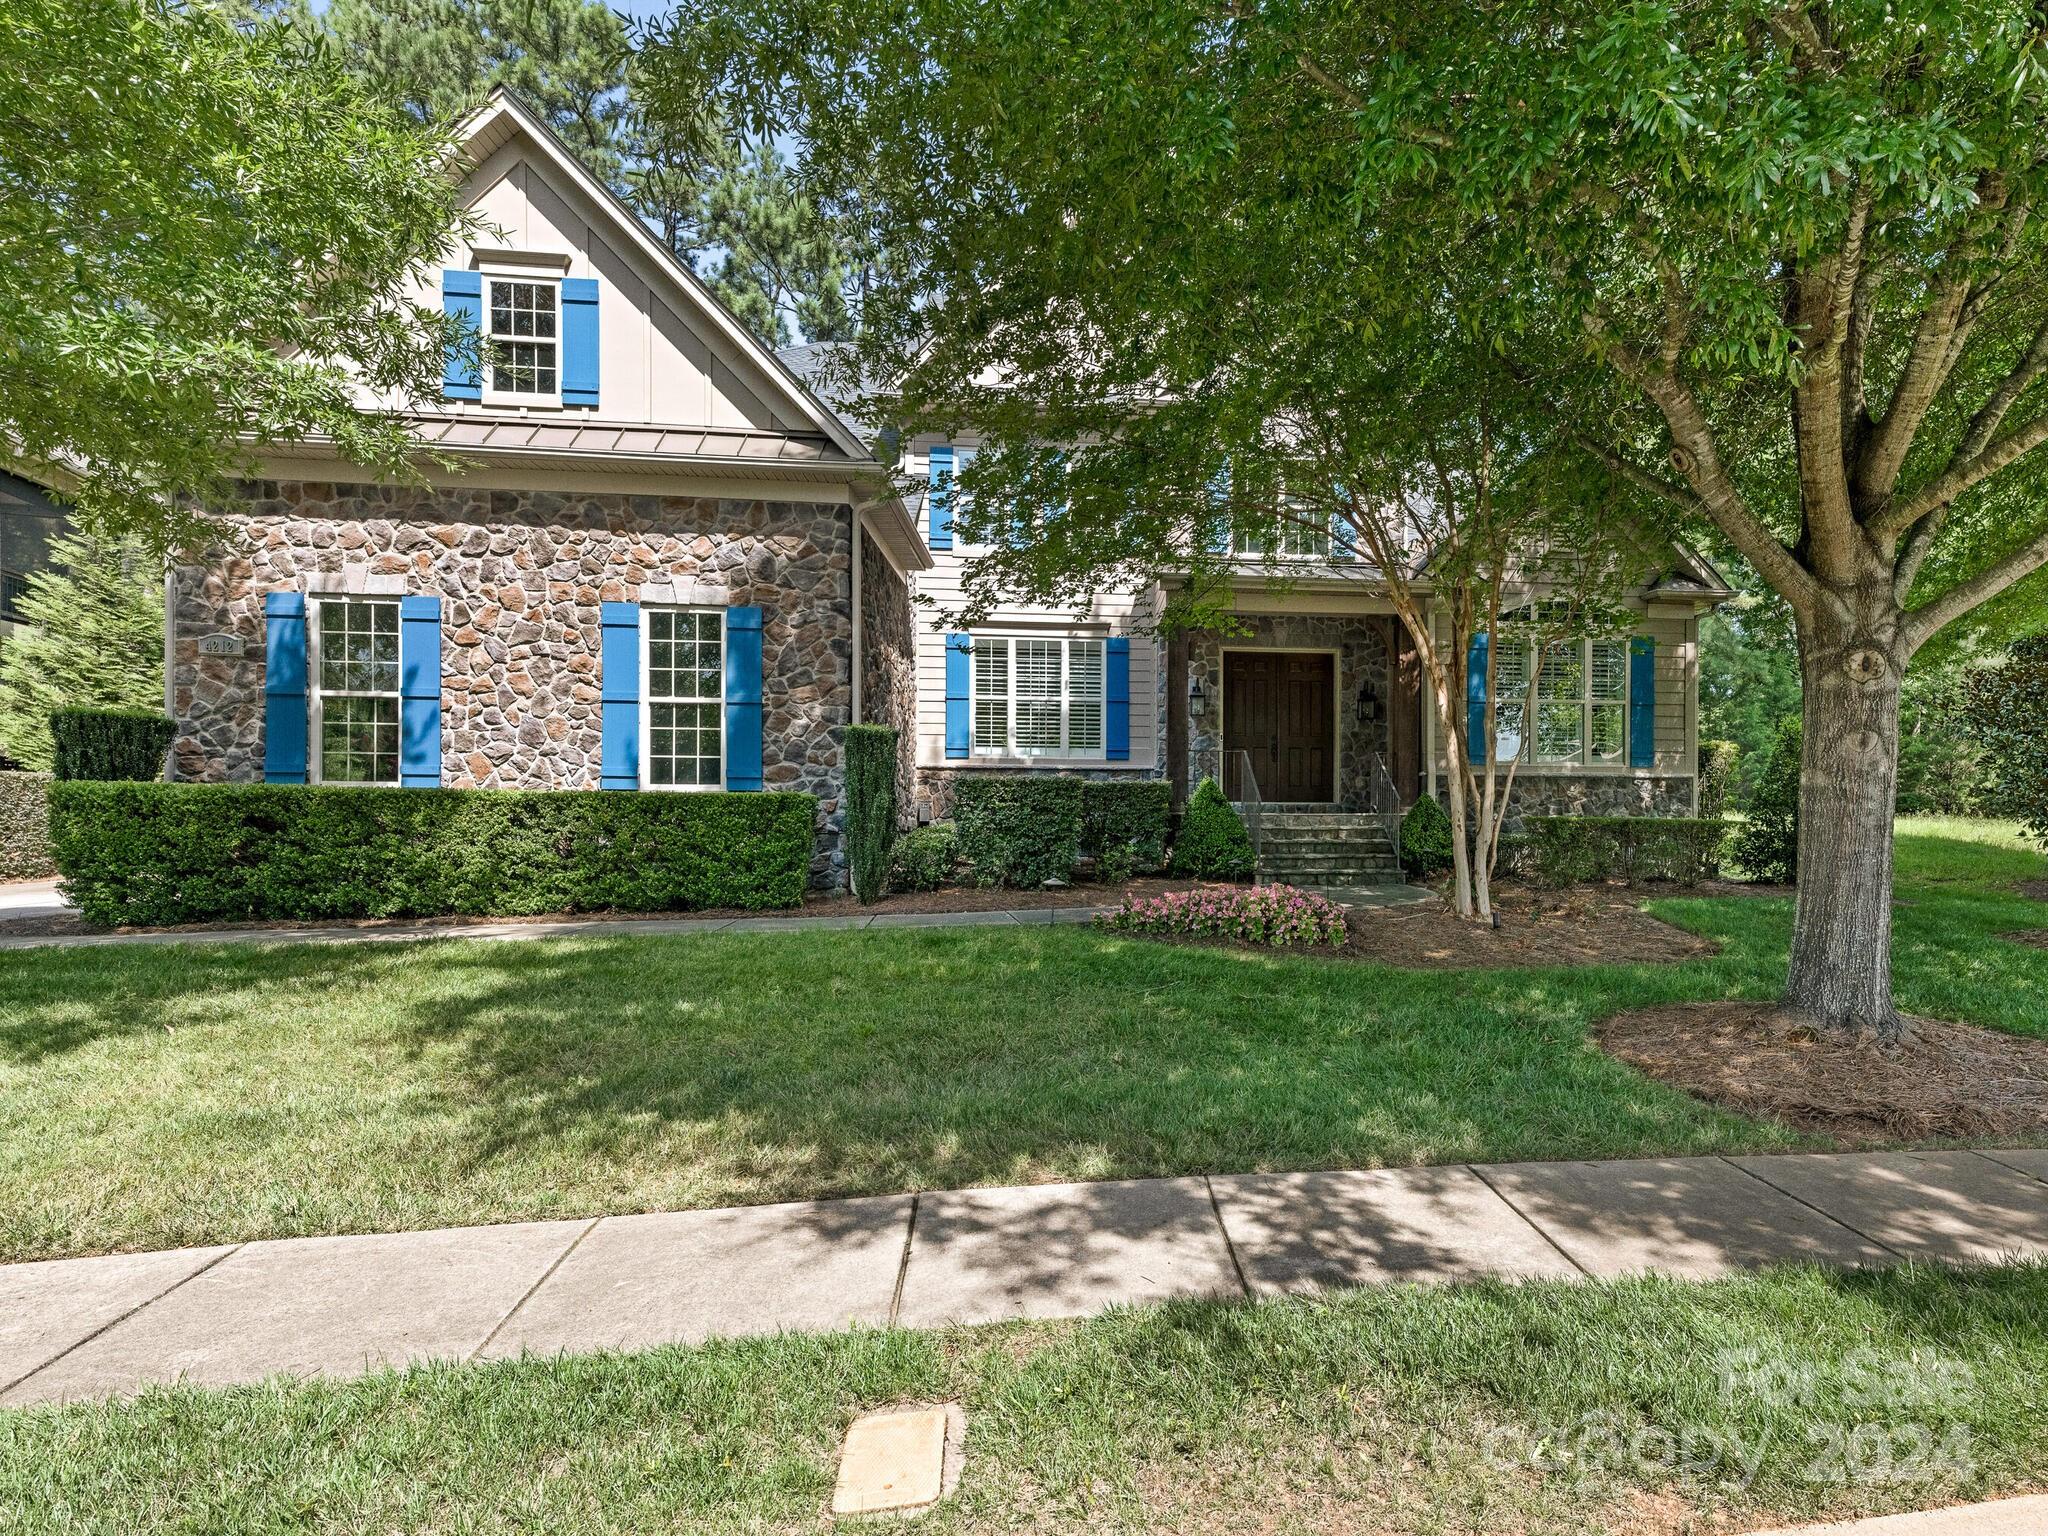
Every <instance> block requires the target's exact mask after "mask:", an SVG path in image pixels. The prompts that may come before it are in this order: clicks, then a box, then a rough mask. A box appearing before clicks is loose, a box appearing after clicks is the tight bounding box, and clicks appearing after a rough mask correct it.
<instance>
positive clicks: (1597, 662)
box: [1493, 640, 1629, 765]
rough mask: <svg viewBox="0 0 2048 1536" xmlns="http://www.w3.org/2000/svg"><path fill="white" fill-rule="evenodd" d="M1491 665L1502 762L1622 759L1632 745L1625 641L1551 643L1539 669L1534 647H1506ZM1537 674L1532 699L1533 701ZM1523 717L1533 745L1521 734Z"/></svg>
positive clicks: (1497, 747)
mask: <svg viewBox="0 0 2048 1536" xmlns="http://www.w3.org/2000/svg"><path fill="white" fill-rule="evenodd" d="M1493 666H1494V693H1493V707H1494V731H1495V752H1496V760H1497V761H1500V762H1509V761H1513V760H1515V759H1518V758H1519V759H1520V760H1521V761H1523V762H1535V763H1543V764H1548V765H1571V764H1575V763H1619V762H1621V761H1622V758H1623V754H1624V753H1625V752H1626V750H1627V747H1628V704H1629V666H1628V642H1627V641H1625V640H1566V641H1561V642H1558V643H1555V644H1551V645H1547V646H1545V647H1544V649H1543V661H1542V666H1541V668H1540V669H1538V668H1537V665H1536V657H1535V653H1534V647H1532V646H1528V645H1513V644H1507V643H1503V644H1502V645H1500V646H1499V647H1497V648H1496V650H1495V654H1494V663H1493ZM1532 672H1535V673H1536V680H1535V684H1536V696H1535V698H1534V700H1531V699H1530V698H1529V683H1530V674H1531V673H1532ZM1525 704H1527V705H1528V706H1529V709H1528V714H1527V716H1526V717H1525V715H1524V712H1523V711H1524V706H1525ZM1525 718H1526V719H1527V720H1528V722H1529V726H1530V730H1529V738H1528V739H1524V737H1523V734H1522V731H1523V721H1524V719H1525Z"/></svg>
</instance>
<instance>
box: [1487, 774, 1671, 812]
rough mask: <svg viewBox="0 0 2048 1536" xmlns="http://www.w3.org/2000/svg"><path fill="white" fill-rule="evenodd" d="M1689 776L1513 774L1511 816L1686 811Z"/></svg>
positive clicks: (1510, 798)
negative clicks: (1513, 785)
mask: <svg viewBox="0 0 2048 1536" xmlns="http://www.w3.org/2000/svg"><path fill="white" fill-rule="evenodd" d="M1692 813H1693V810H1692V780H1691V779H1690V778H1688V777H1686V776H1685V775H1684V774H1643V775H1637V774H1632V773H1585V774H1558V773H1530V772H1529V771H1528V770H1527V769H1526V768H1525V769H1523V770H1522V771H1521V772H1519V773H1517V774H1516V775H1515V787H1514V789H1513V791H1512V792H1511V793H1510V795H1509V818H1510V820H1516V821H1518V820H1520V819H1521V818H1522V817H1524V816H1690V815H1692Z"/></svg>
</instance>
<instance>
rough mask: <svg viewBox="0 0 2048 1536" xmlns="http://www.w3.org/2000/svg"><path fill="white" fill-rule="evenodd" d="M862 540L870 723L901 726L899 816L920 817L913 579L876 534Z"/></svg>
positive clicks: (863, 651)
mask: <svg viewBox="0 0 2048 1536" xmlns="http://www.w3.org/2000/svg"><path fill="white" fill-rule="evenodd" d="M860 538H861V546H860V574H861V595H860V665H861V679H860V693H861V701H860V707H861V713H862V714H863V715H864V716H866V718H867V721H868V723H871V724H875V725H893V726H895V727H896V732H897V736H896V819H897V821H898V822H900V823H901V824H902V825H904V826H910V825H912V824H914V822H915V820H916V815H917V812H916V797H917V770H916V763H917V631H916V627H915V626H916V622H917V621H916V618H915V616H914V615H913V613H912V611H911V604H910V584H909V583H908V582H906V581H905V580H904V579H903V578H902V576H900V575H899V574H897V571H896V568H895V567H894V566H893V565H891V564H890V563H889V557H888V556H887V555H884V554H883V553H882V550H881V546H880V545H878V544H877V543H876V542H875V540H874V536H873V535H872V534H869V533H867V532H865V531H863V532H862V533H861V536H860Z"/></svg>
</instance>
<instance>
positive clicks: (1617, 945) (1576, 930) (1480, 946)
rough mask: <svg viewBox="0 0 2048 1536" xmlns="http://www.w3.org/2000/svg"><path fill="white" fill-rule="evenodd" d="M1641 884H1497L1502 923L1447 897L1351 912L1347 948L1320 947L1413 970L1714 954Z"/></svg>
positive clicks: (1666, 961) (1659, 960) (1669, 960)
mask: <svg viewBox="0 0 2048 1536" xmlns="http://www.w3.org/2000/svg"><path fill="white" fill-rule="evenodd" d="M1643 899H1644V892H1643V891H1642V890H1635V891H1630V890H1628V889H1627V888H1626V887H1621V886H1616V887H1612V888H1609V887H1604V886H1590V885H1589V886H1578V887H1574V888H1572V889H1568V890H1562V891H1547V890H1536V889H1533V888H1531V887H1528V886H1521V885H1512V884H1503V885H1498V886H1495V887H1494V892H1493V906H1494V911H1495V912H1496V913H1497V914H1499V917H1500V926H1499V927H1498V928H1492V927H1488V926H1486V925H1485V924H1483V923H1478V922H1472V921H1468V920H1466V919H1463V918H1460V917H1458V916H1457V915H1456V914H1455V913H1454V912H1452V911H1451V910H1450V908H1449V907H1448V906H1447V905H1445V904H1444V903H1443V902H1442V901H1441V900H1440V899H1439V900H1438V901H1436V902H1433V903H1430V904H1427V905H1423V904H1418V905H1415V906H1412V907H1373V908H1367V909H1364V910H1360V911H1354V912H1353V913H1352V914H1351V923H1350V929H1351V932H1350V937H1349V938H1348V939H1347V940H1346V941H1345V943H1344V946H1343V948H1341V949H1338V950H1319V951H1318V953H1319V954H1334V955H1337V956H1339V957H1341V958H1343V959H1347V960H1370V961H1374V962H1376V963H1377V964H1380V965H1395V966H1402V967H1405V968H1407V969H1411V970H1427V971H1445V970H1465V969H1480V970H1484V969H1517V970H1519V969H1525V968H1530V967H1538V966H1564V965H1574V966H1575V965H1638V964H1651V965H1671V964H1675V963H1677V962H1678V961H1680V960H1694V959H1698V958H1700V957H1701V956H1705V955H1711V954H1715V953H1717V952H1718V951H1719V949H1720V946H1719V945H1718V944H1716V943H1714V942H1713V941H1712V940H1711V939H1703V938H1701V937H1700V936H1699V935H1698V934H1693V933H1687V932H1686V931H1685V930H1684V929H1683V928H1674V927H1673V926H1672V925H1671V924H1669V923H1666V922H1660V921H1659V920H1658V919H1656V918H1654V917H1652V916H1650V915H1649V913H1647V912H1645V911H1643V910H1642V908H1641V906H1640V905H1638V904H1639V903H1640V902H1641V901H1642V900H1643Z"/></svg>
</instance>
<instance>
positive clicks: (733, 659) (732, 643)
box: [725, 607, 762, 789]
mask: <svg viewBox="0 0 2048 1536" xmlns="http://www.w3.org/2000/svg"><path fill="white" fill-rule="evenodd" d="M725 787H726V788H727V789H759V788H761V787H762V780H761V610H760V609H759V608H744V607H742V608H728V609H726V610H725Z"/></svg>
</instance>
